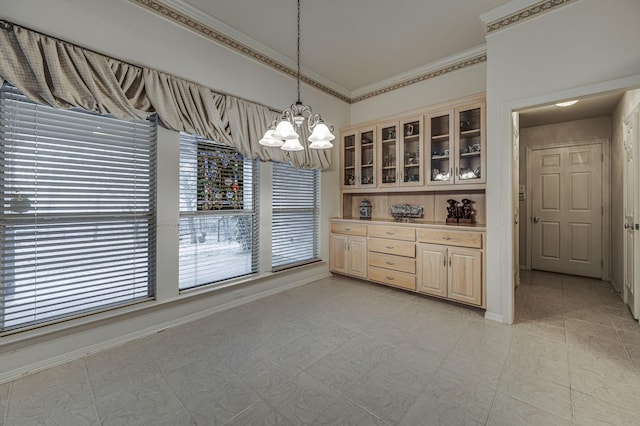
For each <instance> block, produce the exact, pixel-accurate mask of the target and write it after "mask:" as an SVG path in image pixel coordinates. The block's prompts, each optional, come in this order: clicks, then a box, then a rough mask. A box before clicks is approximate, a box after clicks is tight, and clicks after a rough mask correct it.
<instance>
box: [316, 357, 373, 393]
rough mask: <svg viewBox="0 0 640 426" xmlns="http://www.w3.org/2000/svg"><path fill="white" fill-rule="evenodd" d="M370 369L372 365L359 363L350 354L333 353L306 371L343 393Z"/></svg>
mask: <svg viewBox="0 0 640 426" xmlns="http://www.w3.org/2000/svg"><path fill="white" fill-rule="evenodd" d="M378 362H381V361H378ZM373 365H375V363H374V364H373ZM369 370H371V367H370V366H366V365H363V364H360V363H357V362H355V361H354V360H353V359H352V358H351V357H350V356H347V355H344V354H341V353H339V354H336V353H332V354H329V355H327V356H325V357H324V358H322V359H320V360H319V361H317V362H316V363H314V364H313V365H311V366H310V367H309V368H307V370H306V373H307V374H309V375H310V376H311V377H313V378H314V379H316V380H318V381H319V382H321V383H323V384H324V385H326V386H328V387H330V388H331V389H333V390H334V391H338V392H342V393H343V392H344V388H345V386H347V385H348V384H350V383H353V382H357V381H358V380H360V379H361V378H362V377H363V376H364V375H365V374H366V373H367V372H369Z"/></svg>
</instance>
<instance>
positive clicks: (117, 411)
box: [96, 373, 196, 426]
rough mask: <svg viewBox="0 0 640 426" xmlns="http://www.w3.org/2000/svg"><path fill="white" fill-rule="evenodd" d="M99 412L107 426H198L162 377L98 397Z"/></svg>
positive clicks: (97, 406)
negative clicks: (163, 425)
mask: <svg viewBox="0 0 640 426" xmlns="http://www.w3.org/2000/svg"><path fill="white" fill-rule="evenodd" d="M96 410H97V412H98V415H99V417H100V424H101V425H104V426H110V425H114V426H120V425H131V426H134V425H148V424H167V425H168V424H171V425H195V424H196V423H195V421H194V420H193V418H192V417H191V415H190V413H188V412H187V411H186V410H185V409H184V407H183V405H182V404H181V403H180V401H179V400H178V398H176V396H175V395H174V394H173V392H172V391H171V388H169V385H168V384H167V383H166V382H165V380H164V378H163V377H162V375H161V374H160V373H158V374H157V375H155V376H153V377H151V378H149V379H147V380H144V381H140V382H136V383H135V384H133V385H130V386H128V387H124V388H121V389H119V390H118V391H115V392H113V393H110V394H105V395H101V396H98V397H96Z"/></svg>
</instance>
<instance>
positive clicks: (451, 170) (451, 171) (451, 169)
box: [449, 167, 453, 179]
mask: <svg viewBox="0 0 640 426" xmlns="http://www.w3.org/2000/svg"><path fill="white" fill-rule="evenodd" d="M449 179H453V167H452V168H450V169H449Z"/></svg>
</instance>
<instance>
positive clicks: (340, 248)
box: [329, 234, 348, 274]
mask: <svg viewBox="0 0 640 426" xmlns="http://www.w3.org/2000/svg"><path fill="white" fill-rule="evenodd" d="M347 239H348V237H347V236H346V235H340V234H330V235H329V270H331V271H333V272H339V273H341V274H346V273H347V244H348V241H347Z"/></svg>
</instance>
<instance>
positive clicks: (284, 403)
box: [264, 373, 340, 425]
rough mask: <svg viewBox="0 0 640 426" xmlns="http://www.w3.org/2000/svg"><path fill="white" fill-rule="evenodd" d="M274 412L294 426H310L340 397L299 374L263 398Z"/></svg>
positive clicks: (317, 382) (313, 380)
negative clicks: (309, 425) (303, 425)
mask: <svg viewBox="0 0 640 426" xmlns="http://www.w3.org/2000/svg"><path fill="white" fill-rule="evenodd" d="M264 398H265V400H266V401H267V403H268V404H269V405H270V406H271V407H273V409H274V410H276V411H277V412H279V413H281V414H282V415H283V416H285V417H286V418H287V419H288V420H289V421H291V422H292V423H294V424H296V425H300V424H311V423H312V422H313V421H314V420H315V419H316V418H318V417H319V416H320V415H321V414H322V413H324V412H325V411H326V410H327V409H328V408H329V407H330V406H332V405H333V404H334V403H335V402H336V401H337V400H338V399H339V398H340V395H339V394H338V393H336V392H334V391H332V390H331V389H329V388H328V387H326V386H325V385H323V384H322V383H320V382H319V381H317V380H315V379H313V378H312V377H311V376H309V375H307V374H305V373H301V374H299V375H298V376H296V377H295V378H294V379H293V380H290V381H288V382H285V383H283V384H282V385H281V386H278V387H277V388H276V389H274V390H273V391H272V392H270V393H269V394H268V395H265V396H264Z"/></svg>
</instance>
